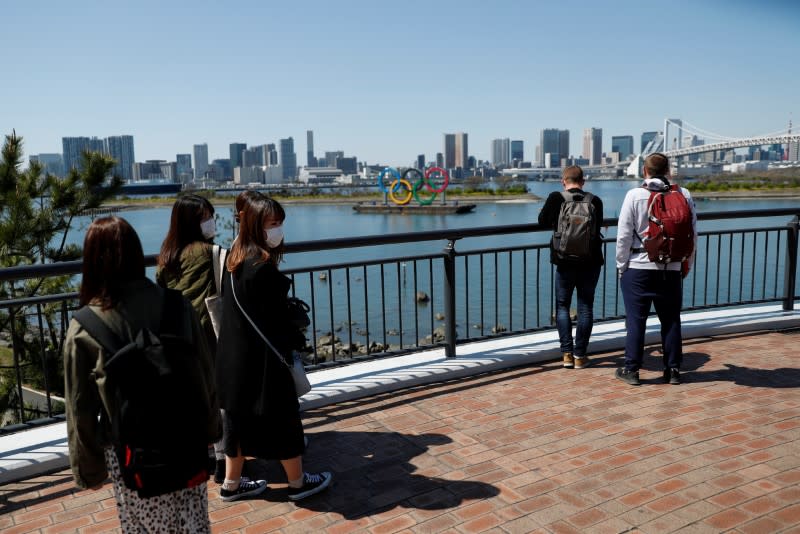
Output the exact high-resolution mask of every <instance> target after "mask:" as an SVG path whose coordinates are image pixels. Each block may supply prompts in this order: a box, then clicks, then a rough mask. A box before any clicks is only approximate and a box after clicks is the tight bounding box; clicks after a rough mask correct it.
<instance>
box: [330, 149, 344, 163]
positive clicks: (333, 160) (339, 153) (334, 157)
mask: <svg viewBox="0 0 800 534" xmlns="http://www.w3.org/2000/svg"><path fill="white" fill-rule="evenodd" d="M343 157H344V151H342V150H334V151H332V152H328V151H326V152H325V164H326V165H327V166H328V167H336V160H337V159H338V158H343Z"/></svg>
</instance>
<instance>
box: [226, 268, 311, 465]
mask: <svg viewBox="0 0 800 534" xmlns="http://www.w3.org/2000/svg"><path fill="white" fill-rule="evenodd" d="M231 281H233V283H234V284H235V285H236V286H235V288H236V296H237V297H238V299H239V302H240V303H241V305H242V307H243V308H244V309H245V311H246V312H247V314H248V315H249V316H250V318H251V319H252V320H253V322H254V323H255V324H256V325H257V326H258V328H259V329H260V330H261V332H262V333H263V334H264V335H265V336H266V337H267V339H269V341H270V343H272V345H273V346H274V347H275V348H276V349H277V350H278V351H279V352H280V353H281V355H282V357H283V359H284V361H285V362H286V363H288V364H291V361H292V359H291V353H292V350H293V349H297V348H300V347H301V346H302V345H304V344H305V337H304V336H303V334H302V333H301V332H300V331H299V330H298V329H297V328H296V327H295V326H294V325H292V324H291V323H290V322H289V320H288V317H287V313H286V309H287V300H286V299H287V296H288V293H289V289H290V288H291V285H292V283H291V280H290V279H289V278H287V277H286V276H284V275H283V274H281V273H280V272H279V271H278V269H277V267H275V266H274V265H272V264H270V263H265V262H261V263H256V262H255V260H252V259H248V260H245V262H244V263H243V264H242V265H241V266H240V267H239V269H238V271H237V272H235V273H233V274H232V275H231V273H229V272H226V273H225V275H224V276H223V286H222V296H223V304H222V306H223V314H222V324H221V326H220V332H219V340H218V342H217V361H216V378H217V389H218V392H219V398H220V406H221V408H222V409H223V410H225V412H226V416H228V415H229V416H230V418H231V419H232V420H233V421H234V422H235V423H236V426H237V428H236V432H235V433H236V435H237V436H238V438H239V440H240V442H241V443H240V444H241V448H242V454H244V455H252V456H258V457H261V458H280V459H285V458H291V457H293V456H296V455H298V454H301V453H302V451H303V429H302V424H301V422H300V414H299V404H298V401H297V394H296V392H295V389H294V382H293V381H292V377H291V374H290V372H289V369H288V367H287V366H286V365H285V364H284V362H282V361H281V360H280V359H279V357H278V355H276V354H275V353H274V352H273V351H272V349H270V348H268V347H267V345H266V344H265V343H264V341H263V340H262V339H261V337H259V335H258V334H257V333H256V331H255V330H254V329H253V327H252V326H251V325H250V323H249V322H248V321H247V319H246V318H245V317H244V315H243V314H242V312H241V311H240V310H239V307H238V306H237V304H236V301H235V300H234V298H233V294H232V291H231ZM226 421H227V420H226ZM226 433H227V431H226Z"/></svg>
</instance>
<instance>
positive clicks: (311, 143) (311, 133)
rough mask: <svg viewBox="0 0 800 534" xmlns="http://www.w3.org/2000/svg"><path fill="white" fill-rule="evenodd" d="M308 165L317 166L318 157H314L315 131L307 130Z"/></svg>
mask: <svg viewBox="0 0 800 534" xmlns="http://www.w3.org/2000/svg"><path fill="white" fill-rule="evenodd" d="M306 165H307V166H308V167H316V166H317V158H315V157H314V131H313V130H306Z"/></svg>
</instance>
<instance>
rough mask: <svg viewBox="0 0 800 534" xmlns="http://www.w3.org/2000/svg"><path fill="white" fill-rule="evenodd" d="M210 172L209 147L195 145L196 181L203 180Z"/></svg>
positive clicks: (204, 144)
mask: <svg viewBox="0 0 800 534" xmlns="http://www.w3.org/2000/svg"><path fill="white" fill-rule="evenodd" d="M207 172H208V145H207V144H206V143H203V144H202V145H194V179H195V180H202V179H203V178H204V177H205V175H206V173H207Z"/></svg>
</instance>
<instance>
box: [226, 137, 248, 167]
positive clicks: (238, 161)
mask: <svg viewBox="0 0 800 534" xmlns="http://www.w3.org/2000/svg"><path fill="white" fill-rule="evenodd" d="M244 150H247V143H231V144H230V160H231V169H235V168H236V167H241V166H242V152H243V151H244Z"/></svg>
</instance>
